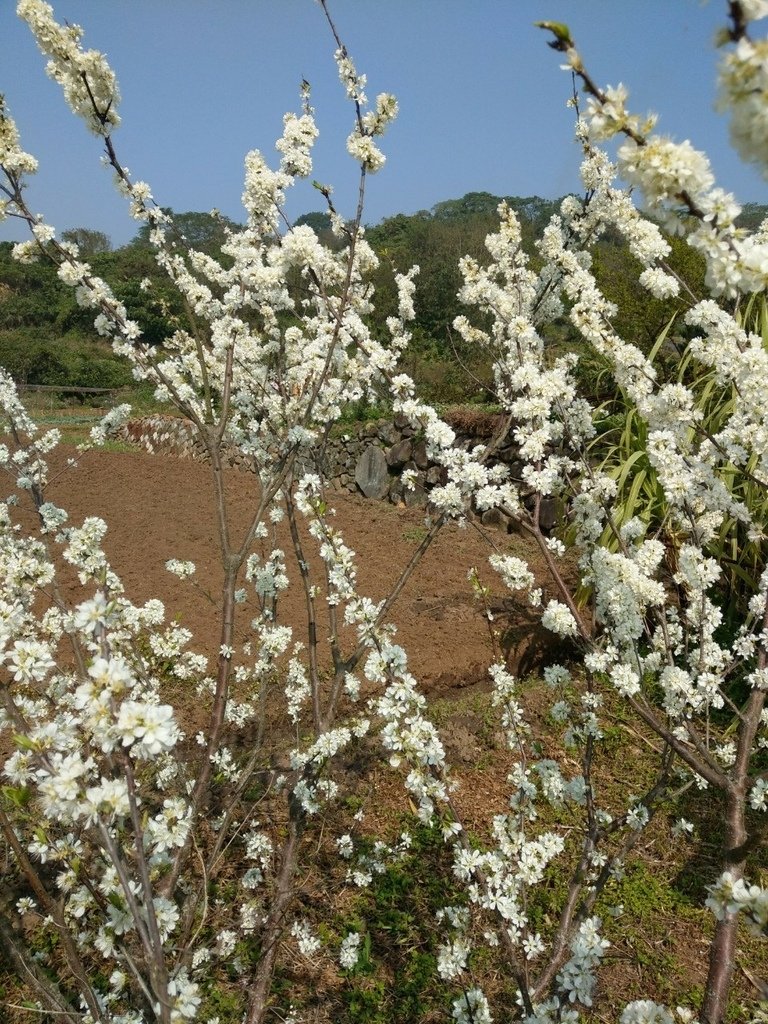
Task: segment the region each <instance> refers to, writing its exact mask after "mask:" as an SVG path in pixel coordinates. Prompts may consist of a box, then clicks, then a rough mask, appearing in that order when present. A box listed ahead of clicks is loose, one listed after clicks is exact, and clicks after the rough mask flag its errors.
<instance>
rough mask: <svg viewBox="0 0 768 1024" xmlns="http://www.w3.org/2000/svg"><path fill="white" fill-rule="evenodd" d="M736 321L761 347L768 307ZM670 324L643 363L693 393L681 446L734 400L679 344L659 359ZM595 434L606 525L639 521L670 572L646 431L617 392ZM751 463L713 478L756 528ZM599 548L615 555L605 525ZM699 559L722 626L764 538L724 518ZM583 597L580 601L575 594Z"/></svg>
mask: <svg viewBox="0 0 768 1024" xmlns="http://www.w3.org/2000/svg"><path fill="white" fill-rule="evenodd" d="M744 322H745V323H747V324H748V326H749V329H750V330H752V331H754V332H755V333H757V334H758V335H760V336H761V337H762V338H763V343H764V344H768V303H766V299H765V297H764V296H760V297H757V298H756V297H753V299H752V300H751V301H750V303H749V305H748V307H747V309H746V310H745V312H744ZM672 326H673V321H672V320H670V322H669V323H668V324H667V325H666V327H665V328H664V329H663V330H662V331H661V333H660V334H659V336H658V338H657V339H656V342H655V344H654V346H653V348H652V349H651V351H650V358H651V360H652V361H653V362H654V364H655V365H656V366H658V368H659V371H660V376H661V377H662V378H665V377H666V379H672V380H674V381H678V382H680V383H684V384H686V385H687V386H688V387H689V388H690V389H691V390H692V391H693V393H694V396H695V410H696V413H697V416H698V425H697V427H696V428H695V430H694V428H693V427H690V428H689V431H688V437H689V441H690V442H691V443H692V444H693V443H695V442H696V441H697V440H698V438H701V437H706V436H711V435H713V434H716V433H717V432H718V431H719V430H720V429H721V428H722V427H723V426H724V424H725V422H726V420H727V419H728V417H729V415H730V413H731V411H732V408H733V403H734V399H735V392H734V387H735V385H730V386H729V387H727V388H723V387H721V386H720V385H719V384H718V383H717V381H716V379H715V376H714V373H713V372H712V371H709V370H702V369H701V368H700V367H699V364H697V363H694V361H693V359H692V358H691V354H690V350H689V349H688V347H687V346H686V347H685V348H683V350H682V353H681V354H678V352H677V349H673V353H674V357H673V358H670V357H669V354H668V353H667V358H666V359H665V358H664V356H665V346H667V345H668V338H669V333H670V330H671V328H672ZM602 413H603V416H602V419H601V420H600V421H599V422H598V427H599V428H602V429H601V431H600V433H599V434H598V437H597V440H596V441H595V442H594V443H593V445H592V455H593V456H594V458H595V460H596V462H597V464H598V465H599V467H600V469H601V470H602V471H603V472H607V473H608V474H609V475H610V476H612V477H613V478H614V479H615V480H616V483H617V487H618V502H617V508H618V512H617V513H616V515H615V517H614V525H615V526H616V527H617V528H620V527H621V526H622V525H623V524H624V523H626V522H628V521H629V520H630V519H632V518H634V517H638V518H639V519H641V520H642V521H643V522H644V523H645V524H646V527H647V532H648V535H649V536H658V537H659V538H660V539H661V540H662V541H663V542H664V544H665V545H666V548H667V563H668V568H669V570H670V571H672V572H674V571H675V567H676V562H677V552H678V549H679V540H678V537H677V531H676V529H675V524H674V523H673V522H672V520H671V518H670V512H669V508H668V504H667V501H666V499H665V497H664V492H663V488H662V486H661V483H660V482H659V479H658V475H657V473H656V470H655V469H654V467H653V466H652V465H651V462H650V460H649V458H648V453H647V443H648V427H647V424H646V423H645V421H644V420H643V419H642V417H641V416H640V415H639V413H638V411H637V409H636V408H634V407H633V404H632V402H631V401H630V400H629V398H628V396H627V395H626V393H625V392H624V391H623V390H621V389H619V391H618V392H617V394H616V396H615V397H614V398H613V399H611V400H610V401H608V402H607V403H605V405H604V406H603V409H602ZM756 471H757V457H756V456H754V457H753V458H752V460H751V461H750V462H749V463H748V464H747V466H746V467H743V468H742V467H736V466H734V465H732V464H731V463H727V464H725V465H724V466H723V467H721V470H720V473H719V479H720V480H721V481H722V483H723V484H724V485H725V486H726V488H727V489H728V491H729V492H730V495H731V497H732V498H733V499H734V500H735V501H736V502H739V503H741V504H743V505H745V506H746V508H747V509H748V510H749V512H750V513H751V515H752V517H753V519H754V521H755V522H756V523H758V524H765V523H766V522H768V492H766V489H765V486H764V483H763V482H762V481H761V480H759V479H757V478H756V477H755V475H754V474H755V473H756ZM601 543H602V544H603V545H604V546H606V547H608V548H609V549H610V550H613V551H615V550H617V549H618V544H619V541H618V539H617V537H616V536H615V533H614V531H613V529H612V528H611V527H610V526H607V527H606V529H605V531H604V533H603V537H602V538H601ZM707 554H708V555H710V556H711V557H713V558H714V559H715V560H716V561H717V562H718V563H719V564H720V565H721V566H722V569H723V575H722V578H721V580H720V582H719V591H720V594H721V598H722V603H723V607H724V610H725V613H726V617H727V620H728V621H729V622H731V623H736V622H738V621H739V620H740V618H741V617H742V616H743V614H744V613H745V611H746V604H747V602H748V600H749V597H750V595H751V594H752V593H754V589H755V587H756V585H757V581H758V579H759V577H760V574H761V573H762V571H763V569H764V567H765V565H766V559H768V540H766V538H764V537H761V536H760V537H759V536H755V535H753V534H752V532H751V531H750V530H749V529H748V527H746V526H745V525H744V524H743V523H741V522H739V521H737V520H736V519H735V518H733V517H731V516H728V517H726V518H725V520H724V521H723V523H722V525H721V527H720V530H719V532H718V535H717V537H716V538H715V540H714V541H713V542H712V543H710V544H709V545H708V547H707ZM582 596H584V595H582Z"/></svg>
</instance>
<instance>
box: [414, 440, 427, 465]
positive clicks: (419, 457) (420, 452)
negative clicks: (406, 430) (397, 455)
mask: <svg viewBox="0 0 768 1024" xmlns="http://www.w3.org/2000/svg"><path fill="white" fill-rule="evenodd" d="M412 458H413V461H414V462H415V463H416V465H417V466H418V467H419V469H426V468H427V466H428V465H429V459H428V458H427V442H426V441H425V440H424V439H423V438H422V439H421V440H420V441H417V442H416V443H415V444H414V446H413V455H412Z"/></svg>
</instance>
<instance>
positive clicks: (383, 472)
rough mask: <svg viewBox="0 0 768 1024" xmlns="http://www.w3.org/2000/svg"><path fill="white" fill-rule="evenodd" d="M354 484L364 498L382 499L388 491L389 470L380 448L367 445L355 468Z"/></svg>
mask: <svg viewBox="0 0 768 1024" xmlns="http://www.w3.org/2000/svg"><path fill="white" fill-rule="evenodd" d="M355 483H356V484H357V486H358V487H359V488H360V490H361V491H362V492H363V494H364V495H365V496H366V498H383V497H384V496H385V495H386V494H387V492H388V491H389V469H388V467H387V459H386V457H385V455H384V452H383V451H382V450H381V448H377V447H376V445H374V444H372V445H369V446H368V447H367V448H366V449H365V451H364V452H363V454H362V455H361V456H360V458H359V459H358V460H357V465H356V466H355Z"/></svg>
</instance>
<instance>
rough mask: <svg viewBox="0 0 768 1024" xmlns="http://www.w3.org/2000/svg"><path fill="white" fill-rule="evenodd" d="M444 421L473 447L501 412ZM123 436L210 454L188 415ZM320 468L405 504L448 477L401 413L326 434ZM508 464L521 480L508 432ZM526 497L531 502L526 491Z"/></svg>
mask: <svg viewBox="0 0 768 1024" xmlns="http://www.w3.org/2000/svg"><path fill="white" fill-rule="evenodd" d="M445 419H446V421H447V422H448V423H449V424H450V426H451V427H452V428H453V429H454V431H455V432H456V441H457V444H458V445H460V446H462V447H464V448H467V449H468V448H471V447H474V446H475V445H477V444H484V443H487V442H488V441H489V440H490V438H491V437H493V436H494V435H495V434H496V433H497V431H498V430H499V429H500V427H501V418H500V417H499V416H497V415H492V414H488V413H483V412H479V411H474V410H466V409H459V410H455V411H454V412H452V413H451V412H448V413H447V414H446V415H445ZM120 436H121V437H122V438H123V439H124V440H126V441H130V442H132V443H134V444H138V445H140V446H141V447H143V448H145V449H146V450H147V451H150V452H153V453H164V454H169V455H176V456H182V457H191V458H197V459H206V458H207V453H206V451H205V447H204V445H203V444H202V442H201V441H200V439H199V438H198V437H197V436H196V434H195V431H194V428H193V427H192V424H191V423H189V421H188V420H184V419H179V418H177V417H171V416H161V415H154V416H146V417H143V418H142V419H137V420H130V421H129V422H128V423H127V424H125V426H123V427H122V428H121V430H120ZM224 457H225V460H226V462H227V463H228V464H229V465H231V466H239V467H241V468H247V466H248V460H247V459H245V458H244V457H243V456H242V455H241V454H240V453H239V452H237V451H236V450H234V449H227V448H226V447H225V449H224ZM319 461H320V468H321V469H322V471H323V474H324V476H325V478H326V479H327V480H328V481H329V482H330V484H331V487H332V488H333V489H334V490H338V491H348V492H350V493H352V494H362V495H365V497H367V498H372V499H375V500H388V501H391V502H393V503H394V504H404V505H407V506H413V505H426V504H427V503H428V501H429V492H430V490H431V489H432V488H433V487H435V486H436V485H438V484H441V483H444V482H445V479H446V477H445V470H444V469H443V468H442V467H441V466H437V465H435V464H434V463H432V462H430V460H429V459H428V458H427V447H426V443H425V441H424V439H423V437H421V436H420V435H419V434H418V433H417V431H416V430H415V429H414V428H413V427H412V426H411V425H410V423H409V422H408V421H407V419H405V417H402V416H395V417H394V419H388V420H378V421H376V422H368V423H357V424H353V425H351V426H350V427H349V428H348V429H347V430H346V431H344V430H343V429H342V430H341V431H339V432H337V433H335V434H334V436H332V437H331V438H329V439H328V441H327V442H326V444H325V446H324V447H323V448H322V449H321V451H320V453H319ZM494 461H495V462H504V463H506V465H507V466H508V467H509V471H510V476H511V478H512V480H513V481H514V482H515V483H517V484H518V485H522V477H521V473H522V463H521V462H520V460H519V458H518V451H517V447H516V445H515V443H514V440H513V438H512V436H511V431H507V432H506V434H505V436H504V439H503V442H502V444H501V445H500V446H499V449H498V451H497V453H496V455H495V457H494ZM406 469H407V470H410V471H411V476H412V479H413V480H414V483H415V486H414V487H413V488H412V489H409V488H407V487H406V486H405V485H404V484H403V480H402V473H403V471H404V470H406ZM522 489H523V494H524V499H525V500H526V501H528V502H531V501H532V496H531V495H530V494H526V489H525V488H524V487H523V488H522ZM556 514H557V510H556V507H555V503H554V501H553V500H552V499H549V498H545V499H543V502H542V526H543V527H544V528H545V529H551V528H552V527H553V526H554V525H555V523H556ZM481 518H482V521H483V523H484V524H485V525H489V526H499V527H501V528H509V527H510V526H511V524H510V523H509V522H508V521H507V519H506V517H505V516H504V515H503V514H502V513H500V512H498V511H495V510H493V511H490V512H486V513H484V514H483V516H482V517H481Z"/></svg>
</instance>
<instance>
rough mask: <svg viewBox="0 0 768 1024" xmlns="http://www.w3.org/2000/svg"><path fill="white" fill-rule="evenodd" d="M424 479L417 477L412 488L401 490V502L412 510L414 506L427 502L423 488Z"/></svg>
mask: <svg viewBox="0 0 768 1024" xmlns="http://www.w3.org/2000/svg"><path fill="white" fill-rule="evenodd" d="M423 481H424V478H423V477H421V479H420V478H419V477H417V478H416V480H415V481H414V485H413V487H412V488H410V489H409V488H407V487H404V488H403V501H404V502H405V504H406V505H407V506H408V508H413V507H414V505H424V504H426V501H427V492H426V490H425V488H424V482H423Z"/></svg>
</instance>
